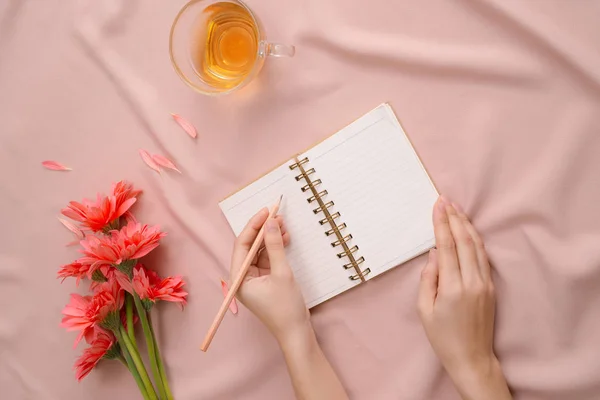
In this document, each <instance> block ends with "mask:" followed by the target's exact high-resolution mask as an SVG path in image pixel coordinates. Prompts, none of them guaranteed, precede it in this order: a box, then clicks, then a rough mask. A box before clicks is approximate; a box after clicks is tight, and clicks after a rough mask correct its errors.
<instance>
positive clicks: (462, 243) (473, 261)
mask: <svg viewBox="0 0 600 400" xmlns="http://www.w3.org/2000/svg"><path fill="white" fill-rule="evenodd" d="M446 212H447V214H448V220H449V222H450V230H451V231H452V236H453V237H454V243H456V253H457V255H458V263H459V265H460V274H461V276H462V279H463V282H464V283H465V284H467V285H470V284H473V283H477V282H481V281H482V278H481V272H480V271H479V261H478V260H477V252H476V251H475V243H474V242H473V238H471V234H470V233H469V232H468V231H467V228H466V227H465V224H464V221H463V220H462V219H461V218H460V217H459V216H458V212H457V211H456V209H455V208H454V207H453V206H452V205H447V206H446Z"/></svg>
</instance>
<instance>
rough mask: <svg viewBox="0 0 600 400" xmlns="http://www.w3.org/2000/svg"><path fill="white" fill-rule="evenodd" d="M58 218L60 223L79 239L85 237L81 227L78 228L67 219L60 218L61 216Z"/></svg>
mask: <svg viewBox="0 0 600 400" xmlns="http://www.w3.org/2000/svg"><path fill="white" fill-rule="evenodd" d="M58 220H59V221H60V223H61V224H63V225H64V226H65V228H67V229H68V230H70V231H71V232H73V233H74V234H75V236H77V238H78V239H79V240H81V239H83V238H84V237H85V234H84V233H83V231H82V230H81V229H79V228H78V227H77V226H76V225H75V224H74V223H72V222H70V221H67V220H66V219H62V218H58Z"/></svg>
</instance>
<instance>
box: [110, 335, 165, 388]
mask: <svg viewBox="0 0 600 400" xmlns="http://www.w3.org/2000/svg"><path fill="white" fill-rule="evenodd" d="M114 332H115V335H116V336H117V340H118V341H119V344H120V345H121V351H122V352H123V355H119V356H118V358H119V360H120V361H121V362H122V363H123V364H125V366H126V367H127V368H128V369H129V372H131V375H133V379H135V383H137V385H138V388H139V389H140V393H141V394H142V397H143V398H144V400H156V394H154V397H150V395H149V394H148V390H146V386H145V384H144V381H143V380H142V377H141V376H140V373H139V372H138V370H137V368H136V367H135V363H134V362H133V360H132V359H131V355H130V354H129V352H128V351H127V348H126V346H125V341H124V340H123V337H122V336H121V333H120V332H119V330H115V331H114ZM152 392H154V389H152Z"/></svg>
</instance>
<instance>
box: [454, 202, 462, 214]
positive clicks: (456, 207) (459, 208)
mask: <svg viewBox="0 0 600 400" xmlns="http://www.w3.org/2000/svg"><path fill="white" fill-rule="evenodd" d="M452 207H454V208H455V209H456V211H458V212H459V213H460V214H464V213H465V210H463V208H462V207H461V206H459V205H458V204H456V203H454V202H453V203H452Z"/></svg>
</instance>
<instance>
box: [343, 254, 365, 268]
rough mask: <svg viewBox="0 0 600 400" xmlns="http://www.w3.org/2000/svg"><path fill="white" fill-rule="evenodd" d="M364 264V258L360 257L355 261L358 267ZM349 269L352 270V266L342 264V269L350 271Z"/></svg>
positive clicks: (350, 264)
mask: <svg viewBox="0 0 600 400" xmlns="http://www.w3.org/2000/svg"><path fill="white" fill-rule="evenodd" d="M364 262H365V258H364V257H360V258H359V259H357V260H356V264H358V265H360V264H362V263H364ZM350 268H354V265H353V264H352V263H348V264H344V269H350Z"/></svg>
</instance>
